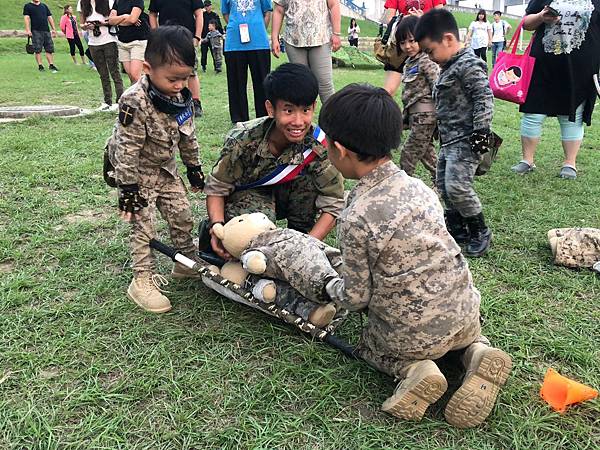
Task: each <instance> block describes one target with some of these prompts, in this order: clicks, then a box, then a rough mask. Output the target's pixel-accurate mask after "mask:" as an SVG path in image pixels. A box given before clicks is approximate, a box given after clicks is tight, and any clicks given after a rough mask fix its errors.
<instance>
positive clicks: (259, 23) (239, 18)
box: [221, 0, 273, 123]
mask: <svg viewBox="0 0 600 450" xmlns="http://www.w3.org/2000/svg"><path fill="white" fill-rule="evenodd" d="M271 11H273V6H272V3H271V0H260V1H259V0H256V1H254V0H253V1H240V0H222V1H221V12H222V13H223V18H224V19H225V23H226V24H227V39H225V64H226V66H227V91H228V93H229V116H230V117H231V122H233V123H237V122H247V121H248V120H249V119H250V116H249V115H248V94H247V84H248V69H250V75H251V76H252V89H253V91H254V110H255V112H256V117H257V118H258V117H264V116H266V115H267V109H266V107H265V100H266V97H265V90H264V87H263V81H264V80H265V78H266V76H267V74H268V73H269V71H270V70H271V53H270V47H269V37H268V36H267V27H268V26H269V22H270V21H271Z"/></svg>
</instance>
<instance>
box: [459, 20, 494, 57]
mask: <svg viewBox="0 0 600 450" xmlns="http://www.w3.org/2000/svg"><path fill="white" fill-rule="evenodd" d="M469 43H470V44H471V48H472V49H473V51H474V52H475V54H476V55H477V56H479V57H480V58H481V59H483V60H484V61H486V62H487V49H488V47H489V46H490V45H491V44H492V25H491V24H490V23H488V21H487V17H486V13H485V9H480V10H479V12H478V13H477V17H475V20H474V21H473V22H471V25H469V31H468V33H467V38H466V39H465V45H469Z"/></svg>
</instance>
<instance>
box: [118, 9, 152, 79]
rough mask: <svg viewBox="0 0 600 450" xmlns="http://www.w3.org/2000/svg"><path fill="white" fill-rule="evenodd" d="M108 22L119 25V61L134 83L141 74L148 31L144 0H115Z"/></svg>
mask: <svg viewBox="0 0 600 450" xmlns="http://www.w3.org/2000/svg"><path fill="white" fill-rule="evenodd" d="M108 23H109V24H110V25H118V26H119V31H118V33H117V37H118V38H119V42H118V44H117V45H118V47H119V61H121V63H123V67H125V71H126V72H127V75H129V79H130V80H131V83H136V82H137V80H138V79H139V78H140V75H141V74H142V65H143V63H144V52H145V51H146V43H147V42H148V35H149V33H150V24H149V21H148V15H147V14H146V13H145V12H144V0H115V2H114V4H113V6H112V9H111V11H110V15H109V16H108Z"/></svg>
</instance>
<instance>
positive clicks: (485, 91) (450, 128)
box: [433, 48, 494, 145]
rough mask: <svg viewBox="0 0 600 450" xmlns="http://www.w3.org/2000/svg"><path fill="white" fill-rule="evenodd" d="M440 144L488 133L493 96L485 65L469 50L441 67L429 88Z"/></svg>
mask: <svg viewBox="0 0 600 450" xmlns="http://www.w3.org/2000/svg"><path fill="white" fill-rule="evenodd" d="M433 99H434V101H435V110H436V113H437V119H438V128H439V132H440V141H441V142H442V145H444V144H445V143H447V142H451V141H455V140H457V139H461V138H464V139H468V137H470V136H471V133H473V131H475V130H489V129H490V128H491V126H492V117H493V115H494V96H493V95H492V90H491V89H490V83H489V82H488V77H487V66H486V64H485V63H484V62H483V61H482V60H481V59H480V58H478V57H477V56H475V54H474V53H473V51H472V50H471V49H469V48H465V49H462V50H460V51H459V52H458V53H457V54H456V55H454V56H453V57H452V58H451V59H450V61H448V62H447V63H446V64H445V65H444V66H443V67H442V72H441V74H440V77H439V79H438V81H437V83H436V84H435V87H434V89H433Z"/></svg>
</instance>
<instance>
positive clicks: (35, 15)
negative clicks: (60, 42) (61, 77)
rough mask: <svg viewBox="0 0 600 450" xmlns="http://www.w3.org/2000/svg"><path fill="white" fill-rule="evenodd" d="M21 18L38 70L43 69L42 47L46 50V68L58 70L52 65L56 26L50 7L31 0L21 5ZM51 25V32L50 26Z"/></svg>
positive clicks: (53, 70) (38, 0)
mask: <svg viewBox="0 0 600 450" xmlns="http://www.w3.org/2000/svg"><path fill="white" fill-rule="evenodd" d="M23 19H24V20H25V33H27V36H29V37H31V42H32V44H33V51H34V55H35V60H36V61H37V63H38V69H39V70H40V72H42V71H43V70H44V66H43V65H42V48H43V49H44V51H45V52H46V60H47V61H48V69H50V71H51V72H52V73H56V72H58V69H57V68H56V66H55V65H54V56H53V54H54V41H53V40H52V38H53V37H56V27H55V26H54V19H53V18H52V13H51V12H50V8H48V7H47V6H46V5H45V4H43V3H42V2H40V0H31V3H26V4H25V5H24V6H23ZM48 24H50V27H52V34H50V28H48Z"/></svg>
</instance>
